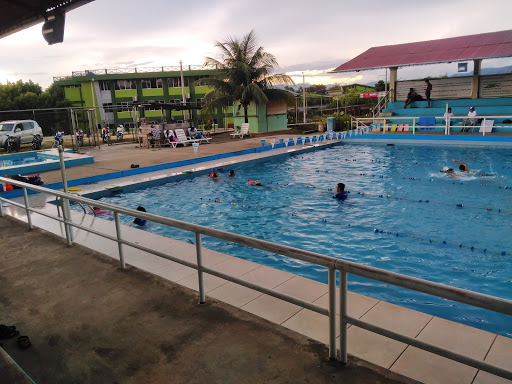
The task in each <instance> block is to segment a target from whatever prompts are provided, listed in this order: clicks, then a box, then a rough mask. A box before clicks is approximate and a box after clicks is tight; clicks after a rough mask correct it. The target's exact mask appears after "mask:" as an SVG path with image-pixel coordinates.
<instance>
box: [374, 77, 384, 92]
mask: <svg viewBox="0 0 512 384" xmlns="http://www.w3.org/2000/svg"><path fill="white" fill-rule="evenodd" d="M385 89H386V84H385V83H384V80H379V81H377V83H375V91H376V92H381V91H384V90H385Z"/></svg>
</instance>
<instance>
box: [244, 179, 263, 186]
mask: <svg viewBox="0 0 512 384" xmlns="http://www.w3.org/2000/svg"><path fill="white" fill-rule="evenodd" d="M247 184H249V185H256V186H258V187H264V185H263V184H261V182H260V181H253V180H248V181H247Z"/></svg>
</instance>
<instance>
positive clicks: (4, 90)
mask: <svg viewBox="0 0 512 384" xmlns="http://www.w3.org/2000/svg"><path fill="white" fill-rule="evenodd" d="M71 106H72V103H71V102H70V101H69V100H66V98H65V95H64V89H63V88H62V87H61V86H58V85H55V84H52V85H51V86H50V87H48V88H47V89H46V90H45V91H44V92H43V91H42V89H41V86H40V85H39V84H35V83H33V82H32V81H31V80H29V81H28V82H26V83H25V82H23V81H22V80H19V81H17V82H15V83H11V82H8V83H7V84H0V120H9V119H34V120H37V122H38V123H39V125H40V126H41V127H42V128H43V133H44V134H45V135H48V134H50V133H52V130H57V129H60V130H64V128H65V127H67V126H68V115H67V111H66V110H64V109H55V108H66V107H71ZM39 109H44V110H39ZM12 110H14V111H15V112H5V111H12Z"/></svg>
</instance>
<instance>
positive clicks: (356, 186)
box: [101, 144, 512, 337]
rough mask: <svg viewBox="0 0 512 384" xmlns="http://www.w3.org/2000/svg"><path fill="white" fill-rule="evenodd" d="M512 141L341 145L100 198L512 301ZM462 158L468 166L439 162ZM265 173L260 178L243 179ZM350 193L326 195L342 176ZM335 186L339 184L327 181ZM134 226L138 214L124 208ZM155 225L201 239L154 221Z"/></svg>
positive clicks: (477, 315)
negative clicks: (505, 144) (452, 172)
mask: <svg viewBox="0 0 512 384" xmlns="http://www.w3.org/2000/svg"><path fill="white" fill-rule="evenodd" d="M510 156H512V154H511V153H510V150H508V149H489V148H482V147H466V148H464V147H432V146H425V145H415V146H410V145H395V146H386V145H382V144H375V145H367V144H344V145H338V146H334V147H332V148H329V149H326V150H319V151H315V152H309V153H305V154H300V155H296V156H292V157H287V158H283V159H277V160H275V159H274V160H271V161H265V162H255V163H252V164H245V165H243V166H240V167H238V168H237V167H234V169H235V171H236V173H237V175H236V177H235V178H229V177H228V171H229V169H224V170H222V171H221V176H223V178H222V179H220V180H218V181H212V180H210V179H209V178H208V177H207V176H199V177H194V178H191V179H188V180H182V181H179V182H170V183H167V184H164V185H161V186H157V187H152V188H150V189H142V190H139V191H135V192H129V193H128V192H127V193H123V192H120V193H117V194H115V195H113V196H108V197H103V198H101V200H102V201H104V202H108V203H113V204H117V205H121V206H126V207H131V208H135V207H137V206H138V205H143V206H144V207H145V208H146V210H147V211H148V212H151V213H157V214H160V215H164V216H168V217H172V218H175V219H179V220H185V221H190V222H193V223H197V224H201V225H206V226H211V227H215V228H218V229H222V230H226V231H230V232H235V233H240V234H244V235H247V236H252V237H256V238H260V239H265V240H268V241H273V242H277V243H281V244H286V245H290V246H293V247H298V248H302V249H306V250H311V251H315V252H318V253H322V254H325V255H329V256H334V257H340V258H343V259H346V260H351V261H355V262H358V263H362V264H366V265H371V266H374V267H378V268H383V269H386V270H390V271H395V272H398V273H403V274H407V275H410V276H415V277H419V278H423V279H427V280H431V281H436V282H441V283H445V284H449V285H452V286H456V287H460V288H465V289H470V290H473V291H476V292H481V293H485V294H490V295H494V296H499V297H503V298H507V299H512V279H511V276H512V273H511V272H512V266H511V263H510V260H511V257H512V239H511V237H510V236H509V232H510V227H511V223H512V188H511V187H512V169H511V168H510V166H509V165H508V164H509V159H510ZM452 159H459V160H462V161H465V162H466V163H467V165H468V167H469V168H470V169H471V170H475V171H477V172H476V173H471V174H461V175H460V176H459V177H457V178H455V179H452V178H450V177H447V176H446V175H444V174H441V173H436V172H437V171H438V170H440V169H443V168H447V167H451V168H456V166H458V164H456V163H454V162H452ZM248 179H251V180H260V181H261V182H262V183H263V184H264V187H258V186H251V185H248V184H247V180H248ZM338 182H344V183H345V184H346V189H347V190H349V191H350V192H351V193H350V194H349V198H348V199H347V200H345V201H343V202H338V201H336V200H334V199H332V198H330V197H324V196H322V194H324V195H328V196H331V195H332V194H333V193H334V192H333V191H332V190H333V189H335V186H336V183H338ZM330 189H331V190H330ZM122 220H123V221H124V223H126V224H128V223H130V222H131V219H130V218H128V217H123V218H122ZM147 230H150V231H152V232H155V233H158V234H161V235H164V236H169V237H174V238H178V239H181V240H184V241H190V242H192V241H193V235H190V234H185V233H184V232H182V231H179V230H174V229H171V228H167V227H163V226H160V225H157V224H151V225H150V226H149V227H148V228H147ZM203 245H204V246H206V247H208V248H212V249H215V250H217V251H220V252H224V253H227V254H232V255H235V256H238V257H242V258H246V259H249V260H252V261H256V262H258V263H261V264H265V265H269V266H272V267H274V268H279V269H283V270H286V271H289V272H293V273H295V274H298V275H301V276H305V277H308V278H311V279H314V280H318V281H322V282H326V279H327V274H326V273H325V270H324V269H323V268H319V267H316V266H312V265H310V264H308V263H305V262H301V261H296V260H289V259H287V258H285V257H281V256H278V255H272V254H269V253H265V252H262V251H258V250H253V249H248V248H246V247H242V246H239V245H237V244H232V243H227V242H223V241H220V240H217V239H212V238H208V237H206V238H205V239H204V240H203ZM349 289H350V290H352V291H355V292H358V293H361V294H364V295H368V296H372V297H375V298H378V299H381V300H385V301H388V302H391V303H395V304H399V305H403V306H406V307H409V308H412V309H415V310H419V311H422V312H426V313H430V314H432V315H436V316H439V317H443V318H446V319H449V320H453V321H457V322H461V323H464V324H467V325H471V326H475V327H478V328H482V329H485V330H489V331H492V332H495V333H500V334H503V335H506V336H509V337H510V336H512V324H511V322H510V318H509V317H508V316H505V315H499V314H496V313H493V312H490V311H485V310H481V309H478V308H471V307H469V306H465V305H462V304H458V303H453V302H450V301H447V300H443V299H438V298H435V297H432V296H428V295H424V294H421V293H416V292H413V291H409V290H405V289H401V288H396V287H392V286H388V285H386V284H383V283H379V282H374V281H370V280H366V279H363V278H358V277H356V276H350V278H349Z"/></svg>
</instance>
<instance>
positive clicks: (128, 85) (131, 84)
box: [116, 80, 137, 91]
mask: <svg viewBox="0 0 512 384" xmlns="http://www.w3.org/2000/svg"><path fill="white" fill-rule="evenodd" d="M123 89H137V83H136V82H135V81H134V80H117V81H116V90H117V91H119V90H123Z"/></svg>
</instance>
